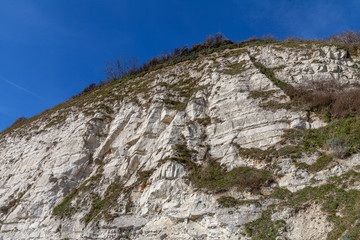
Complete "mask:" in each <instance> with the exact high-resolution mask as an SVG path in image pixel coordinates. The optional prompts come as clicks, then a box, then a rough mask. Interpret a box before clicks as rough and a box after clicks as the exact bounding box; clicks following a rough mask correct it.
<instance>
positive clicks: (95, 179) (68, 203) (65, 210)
mask: <svg viewBox="0 0 360 240" xmlns="http://www.w3.org/2000/svg"><path fill="white" fill-rule="evenodd" d="M101 178H102V174H101V173H98V174H97V175H95V176H92V177H90V178H89V179H88V180H86V181H85V182H84V183H82V184H81V185H80V186H79V187H77V188H74V189H72V190H71V191H70V193H68V194H67V195H66V196H65V198H64V200H63V201H62V202H61V203H59V204H58V205H57V206H56V207H54V209H53V212H52V213H53V215H54V216H59V217H71V216H72V215H73V213H75V212H76V211H77V210H78V209H79V207H80V206H79V205H78V204H75V205H73V203H72V202H73V200H74V199H75V198H76V197H78V196H79V195H81V194H84V193H86V192H88V191H90V190H93V189H95V187H96V186H97V185H98V183H99V182H100V180H101Z"/></svg>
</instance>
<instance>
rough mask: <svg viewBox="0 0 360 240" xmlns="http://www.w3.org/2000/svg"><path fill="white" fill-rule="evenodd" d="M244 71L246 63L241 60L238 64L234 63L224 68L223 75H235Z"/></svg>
mask: <svg viewBox="0 0 360 240" xmlns="http://www.w3.org/2000/svg"><path fill="white" fill-rule="evenodd" d="M246 69H247V68H246V61H245V60H243V61H241V62H239V63H234V64H230V65H228V66H226V69H225V70H224V73H225V74H228V75H236V74H239V73H242V72H244V71H245V70H246Z"/></svg>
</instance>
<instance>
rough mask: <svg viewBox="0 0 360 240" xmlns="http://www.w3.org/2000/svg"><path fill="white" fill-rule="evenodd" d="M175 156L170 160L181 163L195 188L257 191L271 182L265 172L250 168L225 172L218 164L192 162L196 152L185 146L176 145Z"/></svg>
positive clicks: (270, 177) (267, 173) (217, 190)
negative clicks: (187, 171) (200, 164)
mask: <svg viewBox="0 0 360 240" xmlns="http://www.w3.org/2000/svg"><path fill="white" fill-rule="evenodd" d="M176 151H177V154H176V156H174V157H172V158H171V160H173V161H176V162H179V163H182V164H184V165H185V167H186V168H187V169H188V170H189V172H190V173H189V179H190V180H191V182H192V183H193V184H194V186H195V187H198V188H204V189H207V190H211V191H216V192H221V191H227V190H229V189H230V188H233V187H235V188H237V189H238V190H249V191H255V192H257V191H259V190H260V187H261V186H265V185H268V184H270V183H271V182H272V175H271V173H270V172H269V171H267V170H261V169H256V168H250V167H238V168H234V169H233V170H231V171H227V170H226V169H225V168H223V167H221V166H220V163H218V162H216V161H213V160H208V161H206V162H205V163H204V165H203V166H198V165H197V164H196V163H194V162H193V159H194V156H195V155H196V151H194V150H190V149H188V148H187V146H186V145H185V144H178V145H176Z"/></svg>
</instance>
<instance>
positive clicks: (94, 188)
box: [0, 45, 360, 239]
mask: <svg viewBox="0 0 360 240" xmlns="http://www.w3.org/2000/svg"><path fill="white" fill-rule="evenodd" d="M254 61H256V62H259V63H261V64H263V65H264V66H266V67H268V68H277V70H276V71H275V74H276V76H277V78H279V79H280V80H281V81H284V82H287V83H289V84H293V85H294V86H296V85H301V84H305V83H307V82H311V81H319V80H321V81H329V80H336V81H339V82H340V83H342V84H352V83H358V82H359V74H360V70H359V67H360V63H359V62H357V61H356V60H352V59H349V58H347V54H346V52H345V51H344V50H341V49H337V48H336V47H331V46H317V45H310V46H307V47H302V48H288V47H284V46H277V45H266V46H253V47H246V48H244V49H240V50H239V49H233V50H225V51H224V52H217V53H213V54H211V55H208V56H203V57H200V58H198V59H197V60H196V61H193V62H190V61H187V62H182V63H179V64H176V65H174V66H170V67H166V68H164V69H161V70H157V71H154V72H151V73H148V74H146V75H144V76H141V77H139V78H136V79H134V80H132V83H134V82H136V81H139V82H141V81H142V82H144V81H146V84H147V89H146V90H145V91H140V90H139V91H138V92H137V93H136V94H135V93H132V94H131V96H121V97H119V98H116V99H111V98H112V96H120V95H121V93H122V91H127V90H129V89H131V88H132V87H133V89H141V86H140V84H139V83H136V84H135V85H134V86H123V88H124V89H119V88H114V89H113V90H112V95H111V94H110V95H109V96H103V95H105V94H103V95H102V97H103V98H102V100H101V101H102V102H96V99H95V100H94V101H92V102H89V103H88V104H86V105H84V108H83V109H80V108H79V107H77V106H76V105H75V106H72V107H68V108H65V109H67V110H66V111H65V110H62V109H60V110H57V111H55V112H52V113H51V114H50V115H49V116H47V117H43V118H39V119H36V120H34V121H33V122H31V123H28V124H26V125H24V126H22V127H20V128H17V129H15V130H14V131H12V132H9V133H5V134H3V135H2V136H1V138H0V166H1V167H0V207H1V209H0V210H1V213H0V239H251V236H250V235H249V231H247V227H246V226H247V225H246V224H248V223H251V222H254V221H256V220H257V219H259V218H260V217H261V216H262V213H263V212H264V211H265V210H266V209H268V206H270V205H271V204H274V203H276V201H277V200H274V199H272V198H269V199H267V198H265V197H264V196H267V195H270V194H272V193H273V192H274V190H275V189H276V188H278V187H281V188H284V189H288V190H289V191H290V192H296V191H298V190H301V189H304V188H305V187H307V186H313V187H314V186H321V185H323V184H326V183H327V181H328V179H329V178H330V177H333V176H341V175H342V174H344V173H346V172H347V171H349V170H351V169H353V168H354V167H356V166H358V165H360V160H359V156H357V155H354V156H353V157H352V158H351V160H349V161H345V160H338V161H337V162H336V163H334V164H333V165H330V166H329V168H327V169H324V170H322V171H320V172H309V171H307V170H306V169H301V168H298V166H297V165H296V164H295V163H294V162H293V161H292V159H290V158H286V157H282V158H281V157H280V158H278V159H277V162H276V167H274V162H267V161H264V160H262V159H257V158H256V157H248V156H246V155H242V154H241V153H240V152H241V151H240V150H241V149H259V150H262V151H265V150H267V149H269V148H272V147H275V148H279V147H280V145H281V142H282V140H283V136H284V133H285V131H286V130H288V129H311V128H319V127H322V126H325V125H326V123H325V122H323V121H322V120H320V119H319V118H318V117H317V116H316V115H311V114H309V112H307V111H305V109H304V110H303V111H302V110H301V109H299V110H297V111H294V110H293V109H286V108H279V109H269V108H264V107H263V106H262V104H263V103H264V100H263V99H261V98H253V97H249V95H250V94H251V93H252V92H254V91H260V92H271V93H272V94H271V96H270V99H271V100H274V101H277V102H278V103H287V102H289V101H290V99H289V97H288V96H286V94H285V93H284V92H283V91H282V90H281V89H280V88H279V87H278V86H276V84H274V82H273V81H271V80H270V79H269V78H268V77H267V76H266V75H264V74H263V73H261V71H259V69H258V68H257V67H256V66H255V65H254ZM280 66H281V67H280ZM169 86H170V87H169ZM189 86H190V87H189ZM129 91H130V90H129ZM187 94H190V95H189V96H188V95H187ZM100 95H101V94H100ZM134 96H136V99H134V98H133V97H134ZM109 99H110V100H111V101H108V100H109ZM101 104H103V105H101ZM109 108H110V110H109ZM64 112H66V116H65V117H62V118H60V117H59V116H63V115H64ZM61 114H63V115H61ZM54 119H60V120H56V121H55V120H54ZM179 145H181V146H186V148H187V149H188V150H191V151H192V154H193V155H192V158H193V159H192V160H193V162H194V163H195V164H196V165H197V166H202V165H204V164H207V162H209V161H216V162H218V163H220V164H221V165H222V166H223V167H224V168H226V169H227V170H229V171H230V170H232V169H236V168H239V167H251V168H256V169H264V170H268V171H270V172H271V174H272V175H273V176H274V177H273V182H271V183H269V184H268V185H266V186H262V188H261V193H260V192H253V191H249V190H248V189H246V188H245V189H242V190H236V189H227V191H226V192H223V191H214V190H211V189H206V188H199V187H197V186H195V184H194V183H193V182H192V181H191V179H189V174H191V170H190V169H189V167H188V166H187V165H186V163H185V162H181V161H175V160H174V159H173V157H174V156H175V155H176V154H177V152H176V151H177V150H176V146H179ZM239 149H240V150H239ZM302 158H303V159H302V160H301V161H303V162H306V163H308V164H311V163H312V162H314V159H312V158H314V157H313V156H307V155H303V157H302ZM315 159H316V156H315ZM314 179H315V180H314ZM234 187H236V186H234ZM354 188H359V187H358V186H357V187H356V186H355V185H354ZM222 196H231V197H232V198H233V199H237V200H238V201H242V203H241V204H238V205H236V206H230V207H224V206H222V205H221V204H219V202H218V201H217V200H218V199H219V198H220V197H222ZM59 204H60V205H59ZM59 206H60V207H59ZM281 211H282V212H279V213H278V214H275V215H274V214H273V215H272V217H271V219H270V221H277V220H282V221H283V225H284V226H283V227H282V228H281V229H280V231H279V233H280V236H279V237H282V238H278V239H326V234H327V233H328V232H330V231H331V230H332V229H333V224H332V223H330V222H328V220H327V218H326V213H324V212H322V211H321V207H320V205H316V204H314V205H311V206H310V207H308V208H306V209H300V210H298V211H297V212H296V213H295V212H294V209H292V208H291V207H288V208H284V209H282V210H281Z"/></svg>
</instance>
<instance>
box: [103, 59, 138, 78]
mask: <svg viewBox="0 0 360 240" xmlns="http://www.w3.org/2000/svg"><path fill="white" fill-rule="evenodd" d="M138 62H139V61H138V59H137V58H136V57H127V56H126V55H122V56H120V57H118V58H116V59H115V60H111V61H110V62H107V63H106V68H105V74H106V78H107V79H108V81H112V80H115V79H122V78H125V77H128V76H130V75H132V74H134V73H135V72H136V71H137V70H138V67H139V65H138Z"/></svg>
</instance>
